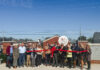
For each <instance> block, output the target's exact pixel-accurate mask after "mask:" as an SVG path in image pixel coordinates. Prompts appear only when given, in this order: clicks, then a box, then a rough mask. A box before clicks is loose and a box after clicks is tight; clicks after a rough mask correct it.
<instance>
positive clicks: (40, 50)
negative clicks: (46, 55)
mask: <svg viewBox="0 0 100 70" xmlns="http://www.w3.org/2000/svg"><path fill="white" fill-rule="evenodd" d="M36 50H37V57H36V66H39V65H41V62H42V53H43V51H42V50H43V49H42V47H41V46H40V45H38V46H37V48H36Z"/></svg>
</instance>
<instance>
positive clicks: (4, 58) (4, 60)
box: [0, 54, 7, 62]
mask: <svg viewBox="0 0 100 70" xmlns="http://www.w3.org/2000/svg"><path fill="white" fill-rule="evenodd" d="M6 58H7V56H6V55H5V54H1V55H0V59H2V62H6Z"/></svg>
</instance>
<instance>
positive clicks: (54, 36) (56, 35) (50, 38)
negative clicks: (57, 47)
mask: <svg viewBox="0 0 100 70" xmlns="http://www.w3.org/2000/svg"><path fill="white" fill-rule="evenodd" d="M55 37H59V36H57V35H56V36H53V37H51V38H49V39H46V40H44V41H43V42H46V41H48V40H51V39H53V38H55Z"/></svg>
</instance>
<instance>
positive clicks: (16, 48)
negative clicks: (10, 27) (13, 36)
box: [13, 44, 19, 68]
mask: <svg viewBox="0 0 100 70" xmlns="http://www.w3.org/2000/svg"><path fill="white" fill-rule="evenodd" d="M18 57H19V50H18V44H14V49H13V66H14V68H16V67H17V61H18Z"/></svg>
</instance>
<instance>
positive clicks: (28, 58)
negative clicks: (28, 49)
mask: <svg viewBox="0 0 100 70" xmlns="http://www.w3.org/2000/svg"><path fill="white" fill-rule="evenodd" d="M30 65H31V55H27V66H30Z"/></svg>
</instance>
